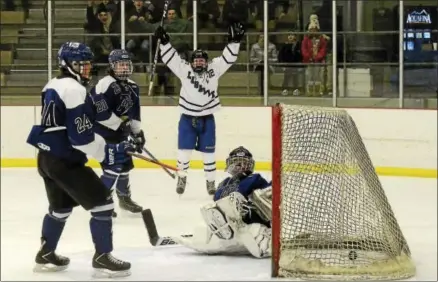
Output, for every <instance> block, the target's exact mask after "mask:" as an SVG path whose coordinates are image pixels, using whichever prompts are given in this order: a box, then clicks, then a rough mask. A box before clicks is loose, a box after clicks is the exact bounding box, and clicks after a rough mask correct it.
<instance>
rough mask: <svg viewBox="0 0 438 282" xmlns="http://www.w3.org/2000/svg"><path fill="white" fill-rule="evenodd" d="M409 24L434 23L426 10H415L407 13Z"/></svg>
mask: <svg viewBox="0 0 438 282" xmlns="http://www.w3.org/2000/svg"><path fill="white" fill-rule="evenodd" d="M406 23H407V24H432V20H431V18H430V14H429V13H428V12H426V10H421V11H420V12H418V11H413V12H411V13H409V14H407V17H406Z"/></svg>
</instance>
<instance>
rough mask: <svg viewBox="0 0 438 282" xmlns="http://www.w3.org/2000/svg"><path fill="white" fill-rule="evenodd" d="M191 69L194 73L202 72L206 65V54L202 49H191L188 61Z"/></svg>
mask: <svg viewBox="0 0 438 282" xmlns="http://www.w3.org/2000/svg"><path fill="white" fill-rule="evenodd" d="M190 64H191V66H192V69H193V71H194V72H195V73H198V74H200V73H203V72H204V71H206V70H207V67H208V54H207V52H205V51H204V50H201V49H198V50H195V51H193V53H192V58H191V61H190Z"/></svg>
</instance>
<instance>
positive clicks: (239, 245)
mask: <svg viewBox="0 0 438 282" xmlns="http://www.w3.org/2000/svg"><path fill="white" fill-rule="evenodd" d="M226 164H227V167H226V171H227V172H228V173H230V175H231V177H227V178H226V179H225V180H224V181H222V182H221V183H220V185H219V186H218V190H217V191H216V193H215V196H214V202H213V203H211V204H207V205H205V206H203V207H202V208H201V213H202V216H203V218H204V221H205V222H204V224H203V225H202V226H200V227H198V228H197V229H196V230H195V232H194V234H193V237H175V238H172V239H173V240H174V241H176V242H178V243H179V244H182V245H184V246H186V247H188V248H191V249H193V250H196V251H198V252H201V253H205V254H222V255H235V254H251V255H252V256H254V257H256V258H264V257H269V256H271V228H270V220H271V213H270V209H269V207H270V199H269V191H270V190H271V189H270V186H271V182H268V181H267V180H266V179H265V178H263V177H262V176H261V175H260V174H258V173H253V170H254V164H255V163H254V159H253V158H252V154H251V153H250V152H249V151H248V150H247V149H245V148H244V147H242V146H241V147H238V148H236V149H234V150H233V151H231V153H230V155H229V157H228V158H227V160H226ZM260 203H267V204H262V206H265V207H263V208H262V209H259V208H258V207H259V206H260V205H259V204H260ZM266 207H268V208H266ZM263 210H264V211H267V212H264V211H263Z"/></svg>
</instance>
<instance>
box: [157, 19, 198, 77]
mask: <svg viewBox="0 0 438 282" xmlns="http://www.w3.org/2000/svg"><path fill="white" fill-rule="evenodd" d="M155 37H156V38H158V39H160V46H159V48H160V55H161V60H162V61H163V63H164V64H165V65H166V66H167V67H168V68H169V69H170V70H171V71H172V72H173V73H174V74H175V75H176V76H177V77H183V76H186V75H187V70H189V69H190V65H189V63H188V62H187V61H186V60H183V59H182V58H181V57H180V56H179V54H178V52H177V51H176V49H175V48H173V46H172V45H171V44H170V42H169V41H170V37H169V35H168V34H167V32H166V30H164V28H163V27H162V26H158V27H157V29H156V30H155Z"/></svg>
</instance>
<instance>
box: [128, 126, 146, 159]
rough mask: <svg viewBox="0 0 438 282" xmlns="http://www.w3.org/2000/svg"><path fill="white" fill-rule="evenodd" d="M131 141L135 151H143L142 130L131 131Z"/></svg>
mask: <svg viewBox="0 0 438 282" xmlns="http://www.w3.org/2000/svg"><path fill="white" fill-rule="evenodd" d="M131 137H132V143H133V144H134V148H135V151H136V152H137V153H139V154H141V153H142V152H143V147H144V145H145V144H146V138H145V137H144V132H143V130H140V132H138V133H132V134H131Z"/></svg>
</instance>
